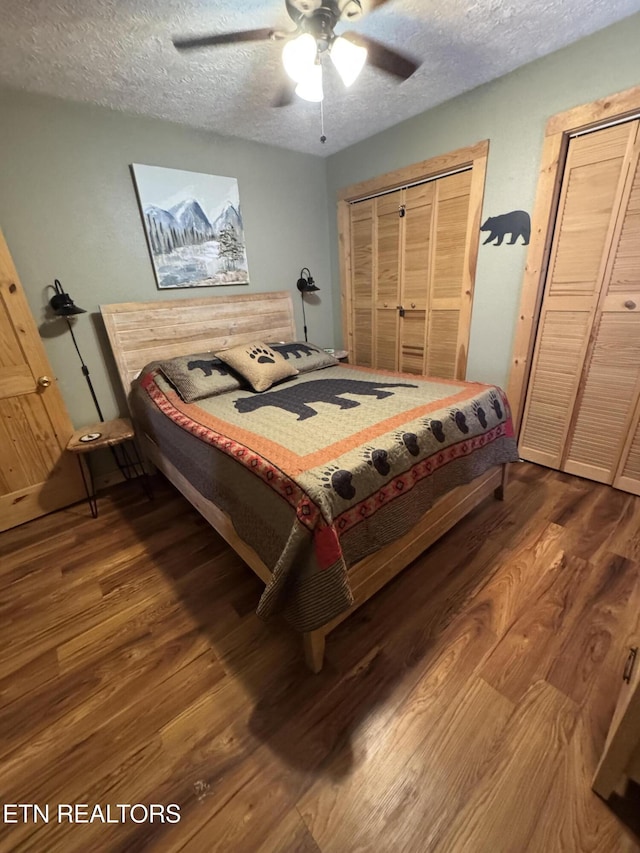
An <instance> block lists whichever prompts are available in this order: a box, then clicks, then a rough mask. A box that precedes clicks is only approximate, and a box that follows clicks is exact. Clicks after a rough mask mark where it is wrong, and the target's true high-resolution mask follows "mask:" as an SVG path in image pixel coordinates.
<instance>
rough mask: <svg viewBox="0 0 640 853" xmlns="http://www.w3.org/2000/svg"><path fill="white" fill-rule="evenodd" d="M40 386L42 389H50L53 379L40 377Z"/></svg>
mask: <svg viewBox="0 0 640 853" xmlns="http://www.w3.org/2000/svg"><path fill="white" fill-rule="evenodd" d="M38 385H39V386H40V387H41V388H48V387H49V385H51V378H50V377H49V376H38Z"/></svg>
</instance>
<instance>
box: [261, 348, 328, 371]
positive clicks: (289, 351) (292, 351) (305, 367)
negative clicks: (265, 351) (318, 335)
mask: <svg viewBox="0 0 640 853" xmlns="http://www.w3.org/2000/svg"><path fill="white" fill-rule="evenodd" d="M269 346H270V347H271V349H274V350H276V352H279V353H280V354H281V355H282V356H284V358H286V359H287V361H288V362H289V363H290V364H292V365H293V366H294V367H296V368H297V369H298V373H309V371H311V370H320V368H321V367H331V366H332V365H334V364H339V363H340V362H339V361H338V359H337V358H335V357H334V356H332V355H331V354H330V353H328V352H325V351H324V350H323V349H320V347H317V346H316V345H315V344H308V343H305V342H304V341H293V342H292V343H284V344H283V343H275V344H269Z"/></svg>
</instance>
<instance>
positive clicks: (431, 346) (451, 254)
mask: <svg viewBox="0 0 640 853" xmlns="http://www.w3.org/2000/svg"><path fill="white" fill-rule="evenodd" d="M471 176H472V173H471V170H468V171H465V172H459V173H458V174H455V175H448V176H447V177H445V178H439V179H438V180H437V181H436V182H435V184H434V187H435V197H434V216H433V226H432V231H431V233H432V252H431V288H430V293H429V304H428V312H427V328H428V331H427V358H426V364H425V372H426V373H427V375H428V376H438V377H441V378H443V379H464V378H465V377H464V374H465V369H466V363H465V360H464V359H463V358H461V353H462V350H461V347H460V345H459V334H460V332H461V331H462V332H464V335H463V337H464V339H465V340H466V339H468V334H469V330H468V323H469V321H470V314H469V316H465V317H463V310H462V309H463V305H464V304H465V303H466V302H469V307H470V300H471V294H470V293H467V292H466V291H465V288H466V284H465V282H466V278H465V262H466V260H467V258H468V247H469V240H470V238H471V235H470V230H469V224H468V220H469V202H470V192H471ZM461 324H462V325H463V326H464V327H465V328H464V329H461ZM465 351H466V347H465Z"/></svg>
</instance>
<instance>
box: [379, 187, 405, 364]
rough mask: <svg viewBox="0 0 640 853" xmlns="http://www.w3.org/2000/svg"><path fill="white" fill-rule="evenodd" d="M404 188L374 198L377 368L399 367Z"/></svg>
mask: <svg viewBox="0 0 640 853" xmlns="http://www.w3.org/2000/svg"><path fill="white" fill-rule="evenodd" d="M402 204H403V190H397V191H396V192H392V193H388V194H387V195H383V196H379V197H378V198H376V199H375V201H374V211H375V217H374V218H375V226H374V227H375V238H376V239H375V253H374V275H375V278H374V283H375V284H374V305H375V317H374V356H373V364H374V367H381V368H384V369H385V370H397V369H398V343H399V331H400V328H399V319H400V315H399V312H398V306H399V304H400V258H401V253H402V247H401V235H400V223H401V222H402V217H401V216H400V210H401V206H402Z"/></svg>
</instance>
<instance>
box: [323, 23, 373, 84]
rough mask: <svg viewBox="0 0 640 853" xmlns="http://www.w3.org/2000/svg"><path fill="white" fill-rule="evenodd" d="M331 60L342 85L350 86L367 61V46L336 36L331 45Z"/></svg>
mask: <svg viewBox="0 0 640 853" xmlns="http://www.w3.org/2000/svg"><path fill="white" fill-rule="evenodd" d="M331 61H332V62H333V64H334V65H335V67H336V70H337V72H338V74H339V75H340V77H341V78H342V82H343V83H344V85H345V86H347V87H348V86H351V84H352V83H354V82H355V80H356V79H357V77H358V75H359V74H360V72H361V71H362V69H363V67H364V64H365V62H366V61H367V48H366V47H360V46H358V45H357V44H354V43H353V42H351V41H348V40H347V39H345V38H342V36H338V38H337V39H335V41H334V42H333V44H332V45H331Z"/></svg>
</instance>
